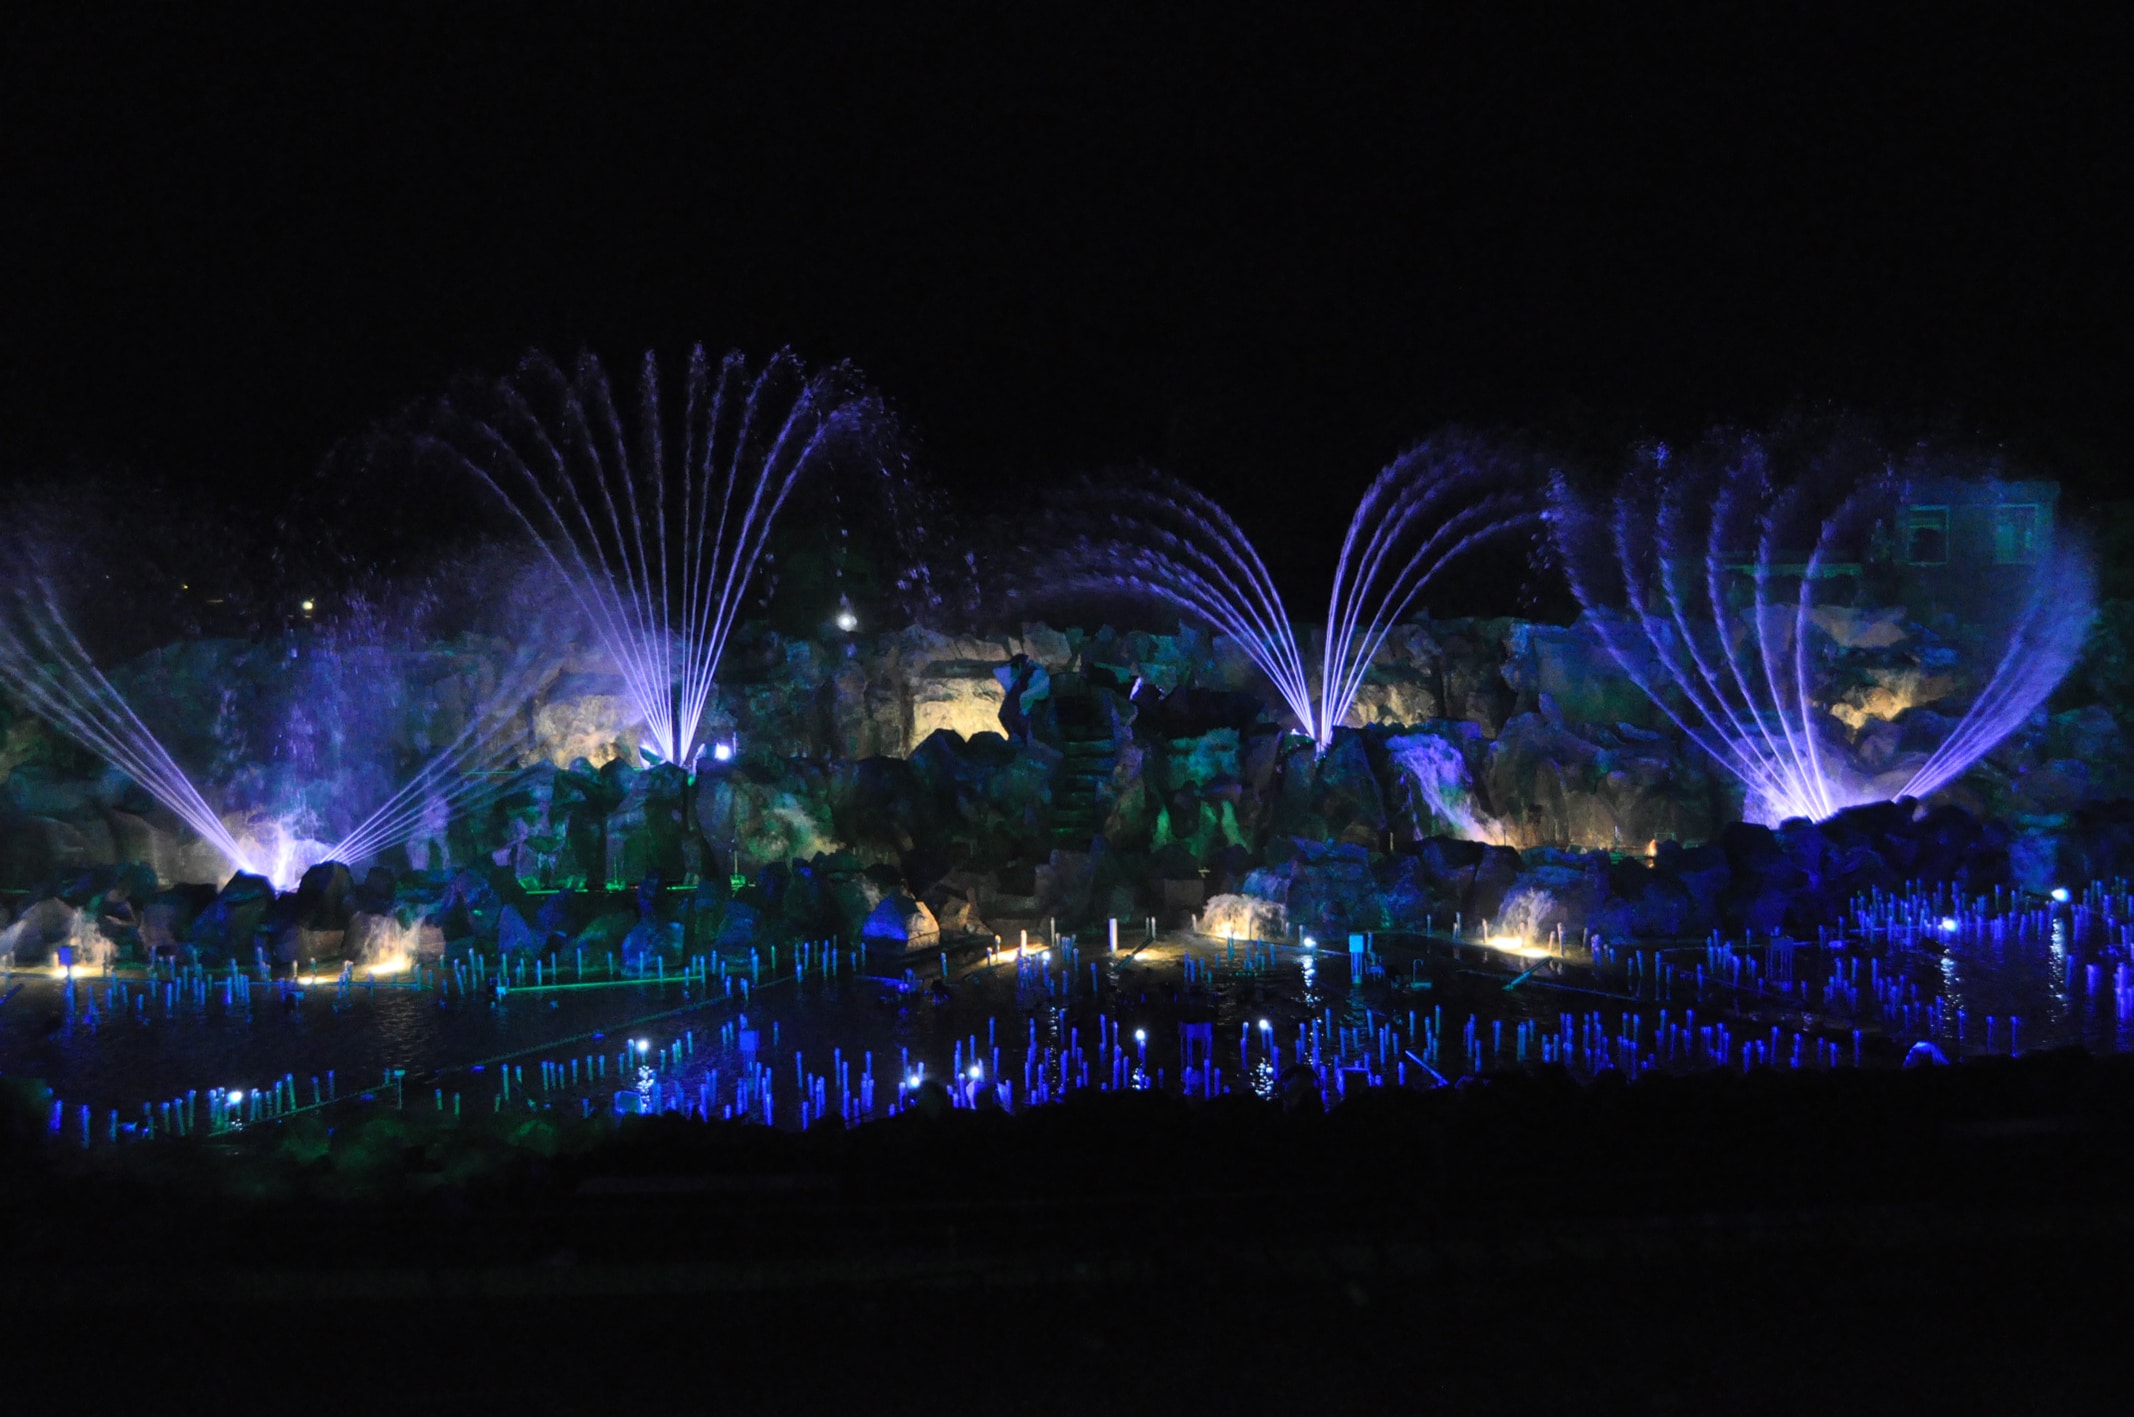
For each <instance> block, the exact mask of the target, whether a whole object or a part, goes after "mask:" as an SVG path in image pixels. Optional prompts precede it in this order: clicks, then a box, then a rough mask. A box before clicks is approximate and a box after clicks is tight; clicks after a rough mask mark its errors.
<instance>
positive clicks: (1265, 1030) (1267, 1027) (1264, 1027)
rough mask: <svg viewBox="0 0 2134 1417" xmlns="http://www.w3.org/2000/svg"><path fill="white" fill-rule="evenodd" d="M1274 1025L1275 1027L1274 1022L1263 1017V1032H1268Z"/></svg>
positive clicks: (1261, 1025) (1261, 1027) (1261, 1029)
mask: <svg viewBox="0 0 2134 1417" xmlns="http://www.w3.org/2000/svg"><path fill="white" fill-rule="evenodd" d="M1273 1027H1274V1025H1273V1024H1271V1023H1269V1022H1268V1021H1267V1020H1266V1019H1261V1020H1260V1032H1262V1033H1265V1032H1267V1031H1268V1030H1269V1029H1271V1028H1273Z"/></svg>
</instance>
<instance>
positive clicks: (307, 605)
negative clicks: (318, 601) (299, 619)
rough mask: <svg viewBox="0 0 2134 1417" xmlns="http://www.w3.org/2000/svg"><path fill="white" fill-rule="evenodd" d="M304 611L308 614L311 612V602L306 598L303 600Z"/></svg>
mask: <svg viewBox="0 0 2134 1417" xmlns="http://www.w3.org/2000/svg"><path fill="white" fill-rule="evenodd" d="M304 613H305V614H306V615H309V614H310V613H311V602H310V601H308V600H307V601H305V602H304Z"/></svg>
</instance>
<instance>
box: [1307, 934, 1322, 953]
mask: <svg viewBox="0 0 2134 1417" xmlns="http://www.w3.org/2000/svg"><path fill="white" fill-rule="evenodd" d="M1304 948H1306V949H1308V950H1315V949H1317V948H1319V942H1318V941H1317V940H1315V939H1313V938H1312V937H1311V936H1309V935H1306V936H1305V937H1304Z"/></svg>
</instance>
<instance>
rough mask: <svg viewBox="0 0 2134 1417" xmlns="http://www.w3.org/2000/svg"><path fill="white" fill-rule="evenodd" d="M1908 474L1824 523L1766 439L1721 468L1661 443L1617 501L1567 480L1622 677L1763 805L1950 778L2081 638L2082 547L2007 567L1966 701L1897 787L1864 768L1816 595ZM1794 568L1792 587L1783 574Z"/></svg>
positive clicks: (1596, 614)
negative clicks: (1698, 463)
mask: <svg viewBox="0 0 2134 1417" xmlns="http://www.w3.org/2000/svg"><path fill="white" fill-rule="evenodd" d="M1900 485H1901V484H1900V482H1899V480H1898V479H1897V478H1896V477H1895V476H1894V475H1892V474H1885V475H1883V476H1881V477H1878V478H1874V479H1871V480H1870V481H1869V482H1868V483H1866V484H1865V485H1862V486H1858V487H1856V488H1855V489H1854V490H1852V491H1851V492H1849V493H1848V494H1847V495H1845V496H1844V497H1843V498H1842V499H1840V501H1839V504H1838V506H1837V509H1836V510H1835V511H1834V512H1832V513H1831V514H1830V515H1828V516H1826V517H1823V518H1821V519H1820V520H1817V519H1816V517H1815V516H1814V515H1813V513H1812V512H1811V511H1809V510H1808V508H1807V505H1806V503H1807V498H1806V496H1805V494H1804V493H1803V492H1802V490H1801V489H1800V488H1798V487H1782V486H1778V485H1776V484H1775V483H1774V481H1773V479H1772V476H1771V473H1770V470H1769V466H1768V461H1767V458H1766V455H1765V454H1764V452H1763V450H1762V448H1761V447H1760V445H1758V444H1756V443H1755V442H1754V440H1748V441H1747V442H1746V443H1745V446H1744V448H1743V450H1742V452H1741V453H1740V455H1739V456H1736V457H1734V458H1732V459H1731V460H1730V461H1729V462H1728V463H1727V465H1726V466H1725V467H1724V468H1723V469H1722V470H1720V471H1719V472H1717V473H1716V474H1715V475H1702V474H1698V473H1694V472H1689V471H1685V470H1684V469H1682V468H1681V467H1680V465H1679V463H1678V462H1677V461H1676V460H1673V459H1671V458H1670V457H1669V456H1668V454H1667V452H1666V450H1665V449H1664V448H1663V447H1655V448H1653V449H1652V450H1650V455H1649V457H1648V458H1647V460H1646V466H1644V467H1643V468H1642V469H1641V470H1640V472H1639V473H1638V474H1636V475H1633V476H1632V477H1630V478H1628V479H1626V481H1625V483H1624V485H1623V486H1622V488H1621V489H1620V490H1619V492H1618V494H1617V495H1616V497H1615V498H1614V501H1613V503H1612V505H1610V506H1608V507H1606V508H1603V507H1600V506H1598V505H1589V504H1588V503H1587V501H1586V500H1584V499H1583V498H1581V497H1580V496H1578V495H1577V494H1576V493H1575V492H1574V491H1573V490H1572V489H1571V488H1570V487H1569V485H1568V484H1567V483H1566V482H1565V481H1564V480H1563V479H1561V478H1559V479H1557V481H1556V483H1555V485H1554V488H1553V491H1552V497H1551V501H1552V507H1551V512H1550V520H1551V522H1552V525H1553V532H1554V538H1555V541H1556V544H1557V548H1558V551H1559V553H1560V557H1561V560H1562V563H1563V566H1564V569H1565V572H1566V576H1567V578H1568V580H1569V581H1570V585H1571V590H1572V592H1573V594H1574V595H1575V596H1576V597H1577V599H1578V601H1579V603H1580V604H1581V605H1582V606H1583V607H1584V608H1585V610H1586V611H1587V618H1588V620H1589V622H1590V623H1591V624H1592V625H1593V626H1594V627H1595V629H1596V631H1597V632H1598V634H1599V635H1600V638H1601V640H1602V642H1603V644H1604V645H1605V646H1606V648H1607V650H1608V653H1609V655H1610V656H1611V657H1612V658H1613V659H1614V660H1615V662H1616V663H1617V664H1618V665H1619V666H1620V667H1621V669H1622V671H1623V673H1624V675H1625V676H1626V677H1627V678H1628V679H1629V680H1630V681H1631V682H1632V683H1634V684H1636V685H1637V687H1638V688H1639V689H1640V690H1642V691H1643V692H1644V694H1645V695H1646V696H1647V697H1648V698H1650V699H1651V700H1652V702H1653V703H1654V704H1655V705H1657V706H1658V707H1659V709H1660V710H1661V711H1662V712H1663V713H1664V714H1666V716H1667V717H1668V718H1669V719H1671V720H1672V721H1673V722H1674V724H1675V725H1676V727H1678V728H1679V729H1681V731H1682V732H1683V734H1684V735H1685V736H1686V737H1688V738H1689V739H1690V741H1692V742H1694V743H1695V744H1696V745H1697V746H1698V747H1700V748H1702V749H1703V750H1704V751H1705V752H1706V753H1707V754H1709V755H1710V756H1711V758H1712V759H1713V761H1715V762H1717V763H1718V764H1720V766H1721V767H1723V768H1725V769H1726V770H1727V771H1728V772H1730V773H1731V774H1733V776H1734V777H1736V778H1737V779H1739V780H1740V781H1741V783H1742V785H1743V786H1744V788H1745V789H1746V790H1747V802H1746V814H1747V815H1748V816H1749V817H1750V818H1751V819H1752V820H1759V821H1764V822H1767V823H1774V824H1775V823H1776V822H1779V821H1783V820H1785V819H1787V818H1791V817H1806V818H1810V819H1817V820H1819V819H1821V818H1824V817H1828V816H1830V815H1831V814H1832V813H1834V812H1837V811H1840V810H1842V809H1843V808H1846V807H1850V806H1856V805H1858V804H1860V803H1863V802H1869V801H1874V800H1881V799H1890V798H1894V797H1923V796H1926V795H1927V794H1929V793H1931V792H1934V791H1936V790H1938V789H1940V788H1942V787H1945V786H1947V785H1948V784H1949V783H1950V782H1953V781H1954V780H1955V779H1956V778H1958V777H1960V776H1961V775H1962V774H1963V773H1964V772H1965V771H1966V770H1967V769H1968V768H1969V767H1970V766H1971V765H1972V764H1973V763H1975V762H1977V761H1978V760H1979V759H1980V758H1981V757H1983V756H1984V755H1985V754H1986V752H1987V751H1988V750H1990V749H1991V748H1992V747H1993V745H1994V744H1996V743H1998V742H1999V741H2000V740H2001V739H2003V738H2005V737H2006V736H2007V735H2008V734H2009V733H2010V732H2012V731H2013V730H2014V729H2015V728H2016V727H2018V726H2019V725H2020V724H2022V722H2023V721H2024V720H2025V719H2026V718H2028V717H2029V716H2030V714H2031V713H2032V712H2033V711H2034V710H2036V709H2037V708H2038V706H2039V705H2041V704H2042V703H2043V702H2044V701H2045V699H2046V696H2047V695H2049V694H2050V693H2051V692H2052V691H2053V688H2054V687H2055V686H2056V685H2058V684H2059V682H2060V681H2061V679H2063V678H2064V677H2066V674H2067V672H2068V670H2069V668H2071V667H2072V666H2073V664H2074V662H2075V659H2076V656H2077V655H2078V654H2079V653H2080V651H2081V648H2082V641H2083V636H2084V633H2085V632H2086V630H2087V628H2088V625H2089V621H2090V617H2091V614H2092V611H2093V609H2094V606H2095V589H2094V584H2093V576H2092V572H2091V568H2090V565H2089V562H2088V560H2087V558H2085V557H2084V556H2082V555H2081V554H2080V553H2079V552H2078V551H2076V550H2075V549H2073V548H2071V547H2068V546H2066V545H2064V544H2057V545H2055V546H2053V547H2052V548H2050V549H2048V550H2047V551H2046V552H2045V553H2044V554H2043V555H2042V556H2041V557H2040V558H2039V559H2038V560H2037V561H2035V562H2034V563H2031V564H2027V565H2015V566H2004V567H2000V568H1998V569H1999V570H2000V571H2002V572H2004V573H2007V574H2009V575H2010V576H2012V577H2016V578H2018V579H2019V580H2020V582H2021V583H2020V585H2018V586H2016V587H2014V588H2013V589H2012V593H2011V595H2010V596H2009V598H2008V603H2007V605H2006V606H2005V613H2006V623H2005V625H2004V627H2003V629H2002V632H2001V637H2000V639H1999V642H1998V644H1997V646H1996V647H1994V648H1991V649H1989V650H1988V651H1987V656H1988V659H1989V661H1990V663H1991V665H1992V668H1991V671H1990V674H1989V675H1988V677H1987V679H1986V681H1985V683H1984V684H1983V685H1982V686H1981V687H1980V688H1979V690H1978V692H1977V693H1976V694H1975V695H1973V697H1972V699H1971V703H1970V706H1969V707H1968V708H1967V709H1965V711H1964V712H1963V714H1962V716H1961V717H1960V718H1959V719H1958V720H1957V721H1956V723H1955V724H1953V725H1952V726H1951V727H1950V728H1949V730H1948V732H1947V734H1946V735H1945V736H1944V737H1943V738H1942V739H1941V741H1940V743H1939V744H1938V746H1937V747H1936V748H1935V749H1934V751H1933V752H1932V753H1931V754H1930V755H1929V756H1928V757H1927V758H1926V759H1925V761H1923V762H1921V763H1920V764H1919V765H1918V766H1917V768H1916V769H1915V770H1914V771H1913V772H1912V774H1911V775H1910V777H1909V778H1908V779H1907V780H1905V781H1904V782H1903V783H1902V785H1901V786H1900V787H1898V788H1897V790H1896V791H1895V792H1894V793H1892V792H1889V791H1888V790H1886V788H1885V789H1882V790H1878V789H1877V787H1876V786H1874V785H1873V784H1871V783H1869V782H1868V781H1867V780H1866V776H1865V774H1863V773H1861V772H1859V771H1857V770H1855V769H1854V768H1852V767H1851V766H1850V764H1849V763H1848V762H1847V759H1846V755H1845V753H1844V751H1843V746H1842V744H1841V743H1839V742H1838V729H1839V725H1838V724H1837V721H1836V720H1835V719H1834V718H1833V717H1832V716H1831V715H1830V713H1829V711H1828V707H1827V705H1826V703H1825V702H1823V701H1821V700H1820V699H1819V697H1818V696H1819V694H1820V693H1822V691H1823V685H1822V683H1821V679H1822V677H1823V676H1822V670H1823V667H1824V666H1823V662H1822V658H1821V656H1819V653H1818V651H1819V649H1821V648H1824V647H1826V646H1827V637H1824V636H1822V632H1821V630H1820V628H1819V626H1818V624H1817V620H1816V617H1815V614H1814V611H1815V608H1816V607H1815V602H1814V596H1815V594H1816V592H1817V589H1818V588H1819V587H1820V586H1821V585H1822V584H1823V583H1824V581H1825V580H1826V579H1827V576H1826V572H1827V571H1828V570H1829V569H1830V567H1831V566H1832V564H1833V563H1834V562H1838V561H1842V560H1844V559H1845V558H1846V556H1847V555H1848V554H1849V552H1848V547H1849V546H1851V545H1852V544H1853V543H1855V542H1858V541H1860V540H1862V539H1863V538H1864V536H1865V534H1866V530H1867V527H1868V526H1869V524H1870V523H1872V522H1873V520H1874V519H1875V516H1876V514H1877V513H1878V512H1879V511H1880V510H1881V509H1883V508H1885V507H1886V506H1888V505H1889V503H1890V502H1891V500H1892V498H1893V495H1894V494H1895V492H1896V491H1897V490H1898V489H1899V487H1900ZM1809 536H1812V538H1813V544H1812V546H1811V547H1809V548H1808V549H1807V551H1806V555H1805V558H1803V557H1802V555H1801V550H1800V549H1799V548H1800V545H1801V544H1802V543H1804V542H1805V541H1806V539H1807V538H1808V537H1809ZM1789 539H1793V540H1794V543H1795V549H1793V550H1791V551H1788V550H1786V549H1784V548H1785V547H1786V545H1787V543H1788V541H1789ZM1796 577H1797V578H1798V581H1799V584H1798V586H1797V588H1794V589H1793V590H1792V591H1791V592H1790V594H1788V593H1784V592H1783V590H1782V587H1781V586H1780V582H1782V581H1785V580H1788V579H1792V578H1796Z"/></svg>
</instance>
